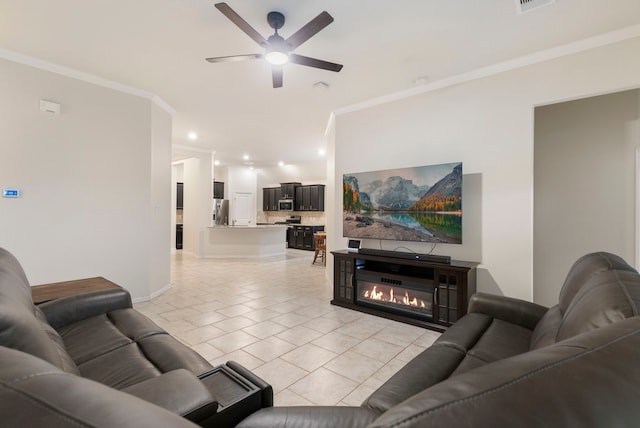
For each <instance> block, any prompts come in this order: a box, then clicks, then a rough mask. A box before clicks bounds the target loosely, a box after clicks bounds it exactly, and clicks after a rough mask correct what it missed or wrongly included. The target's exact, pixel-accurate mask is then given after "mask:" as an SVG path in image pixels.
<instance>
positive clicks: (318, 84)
mask: <svg viewBox="0 0 640 428" xmlns="http://www.w3.org/2000/svg"><path fill="white" fill-rule="evenodd" d="M313 88H314V89H319V90H321V91H326V90H328V89H329V84H328V83H327V82H316V83H314V84H313Z"/></svg>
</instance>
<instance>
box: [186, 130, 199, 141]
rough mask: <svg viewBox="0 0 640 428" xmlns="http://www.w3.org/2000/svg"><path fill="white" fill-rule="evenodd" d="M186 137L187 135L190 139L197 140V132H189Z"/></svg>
mask: <svg viewBox="0 0 640 428" xmlns="http://www.w3.org/2000/svg"><path fill="white" fill-rule="evenodd" d="M187 137H189V139H190V140H197V139H198V134H196V133H195V132H189V135H187Z"/></svg>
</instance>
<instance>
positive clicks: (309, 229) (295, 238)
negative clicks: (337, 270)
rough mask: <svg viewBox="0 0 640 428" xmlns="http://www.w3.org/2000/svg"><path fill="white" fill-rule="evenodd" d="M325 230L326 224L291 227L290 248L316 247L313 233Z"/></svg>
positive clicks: (304, 248)
mask: <svg viewBox="0 0 640 428" xmlns="http://www.w3.org/2000/svg"><path fill="white" fill-rule="evenodd" d="M323 230H324V226H297V225H296V226H292V227H291V228H290V229H289V234H288V238H289V240H288V244H289V248H297V249H299V250H310V251H313V250H315V249H316V246H315V241H314V238H313V234H314V233H316V232H321V231H323Z"/></svg>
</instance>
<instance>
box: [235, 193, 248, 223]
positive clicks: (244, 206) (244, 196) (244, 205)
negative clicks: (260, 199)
mask: <svg viewBox="0 0 640 428" xmlns="http://www.w3.org/2000/svg"><path fill="white" fill-rule="evenodd" d="M252 201H253V194H252V193H245V192H235V193H234V195H233V207H234V210H233V211H234V214H233V219H234V225H235V226H249V225H250V224H251V223H252V219H253V203H252Z"/></svg>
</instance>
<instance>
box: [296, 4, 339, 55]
mask: <svg viewBox="0 0 640 428" xmlns="http://www.w3.org/2000/svg"><path fill="white" fill-rule="evenodd" d="M332 22H333V17H332V16H331V15H329V13H328V12H326V11H325V12H322V13H321V14H320V15H318V16H316V17H315V18H313V19H312V20H311V21H309V22H308V23H307V24H306V25H305V26H303V27H302V28H301V29H299V30H298V31H296V32H295V33H294V34H293V35H292V36H291V37H289V38H288V39H287V40H285V43H287V44H288V45H289V48H290V50H294V49H295V48H297V47H298V46H300V45H301V44H303V43H304V42H306V41H307V40H309V39H310V38H311V37H313V36H314V35H315V34H316V33H318V32H319V31H320V30H322V29H323V28H324V27H326V26H327V25H329V24H331V23H332Z"/></svg>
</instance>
